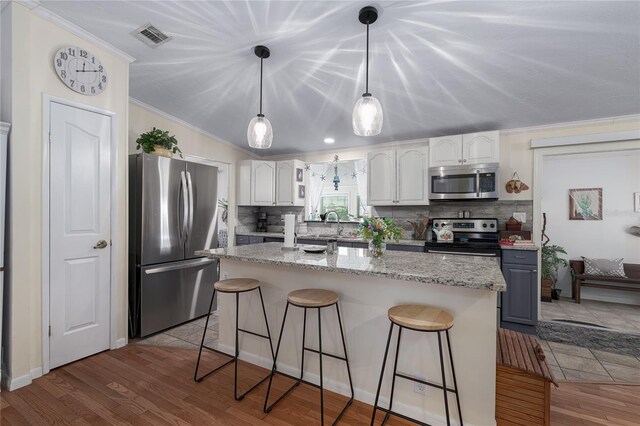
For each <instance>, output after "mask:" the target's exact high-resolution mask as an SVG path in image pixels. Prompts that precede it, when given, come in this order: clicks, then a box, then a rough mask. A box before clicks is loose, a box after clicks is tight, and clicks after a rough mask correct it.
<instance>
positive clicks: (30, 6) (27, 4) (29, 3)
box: [7, 0, 42, 10]
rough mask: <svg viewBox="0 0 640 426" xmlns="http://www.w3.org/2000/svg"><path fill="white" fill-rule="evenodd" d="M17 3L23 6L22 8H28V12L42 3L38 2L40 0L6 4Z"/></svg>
mask: <svg viewBox="0 0 640 426" xmlns="http://www.w3.org/2000/svg"><path fill="white" fill-rule="evenodd" d="M12 1H13V2H14V3H18V4H21V5H23V6H24V7H26V8H28V9H29V10H33V9H35V8H36V7H38V6H40V5H41V4H42V3H41V2H40V0H9V1H8V2H7V3H11V2H12Z"/></svg>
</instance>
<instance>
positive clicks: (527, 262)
mask: <svg viewBox="0 0 640 426" xmlns="http://www.w3.org/2000/svg"><path fill="white" fill-rule="evenodd" d="M505 254H506V256H505V255H504V254H503V263H502V274H503V275H504V279H505V281H506V282H507V291H505V292H503V293H502V295H501V296H502V304H501V321H500V326H501V327H502V328H509V329H512V330H517V331H521V332H524V333H530V334H535V332H536V325H537V324H538V267H537V259H538V256H537V253H536V252H534V251H528V252H524V251H518V250H508V251H505Z"/></svg>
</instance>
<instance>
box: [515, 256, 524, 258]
mask: <svg viewBox="0 0 640 426" xmlns="http://www.w3.org/2000/svg"><path fill="white" fill-rule="evenodd" d="M513 257H515V258H516V259H524V256H513Z"/></svg>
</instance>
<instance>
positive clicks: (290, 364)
mask: <svg viewBox="0 0 640 426" xmlns="http://www.w3.org/2000/svg"><path fill="white" fill-rule="evenodd" d="M421 256H425V255H421ZM426 256H429V255H426ZM220 261H221V274H220V276H221V277H222V278H240V277H246V278H255V279H258V280H260V282H261V286H262V292H263V295H264V300H265V307H266V310H267V317H268V320H269V327H270V329H271V336H272V339H273V345H274V350H275V346H276V344H277V339H278V335H279V332H280V327H281V323H282V317H283V315H284V310H285V306H286V301H287V294H288V293H289V292H290V291H292V290H296V289H301V288H322V289H328V290H332V291H335V292H336V293H338V294H339V295H340V301H339V305H340V310H341V313H342V320H343V325H344V328H345V334H346V344H347V351H348V356H349V362H350V365H351V374H352V377H353V385H354V388H355V398H356V399H357V400H359V401H362V402H365V403H367V404H373V402H374V398H375V393H376V389H377V385H378V379H379V375H380V368H381V365H382V358H383V355H384V349H385V344H386V339H387V335H388V332H389V324H390V323H389V320H388V317H387V310H388V309H389V308H390V307H392V306H394V305H398V304H408V303H419V304H425V305H430V306H434V307H438V308H442V309H445V310H447V311H448V312H450V313H451V314H452V315H453V317H454V318H455V324H454V326H453V328H452V329H451V330H450V331H449V333H450V336H451V344H452V351H453V358H454V362H455V369H456V378H457V382H458V387H459V392H460V401H461V405H462V413H463V420H464V423H465V424H467V425H495V424H496V422H495V380H496V291H493V290H490V289H475V288H467V287H460V286H448V285H439V284H426V283H421V282H412V281H403V280H397V279H390V278H384V277H377V276H371V275H358V274H350V273H342V272H329V271H322V270H311V269H301V268H296V267H287V266H284V265H276V264H264V263H252V262H247V261H246V260H244V261H243V260H237V259H229V258H222V259H221V260H220ZM496 268H497V267H496ZM455 273H456V272H455V270H454V271H452V274H455ZM216 297H217V298H218V312H219V321H220V340H219V348H220V349H221V350H223V351H225V352H228V353H233V344H234V336H235V334H234V333H235V328H234V321H235V295H233V294H222V293H218V294H217V296H216ZM302 318H303V309H302V308H298V307H294V306H291V307H290V308H289V313H288V317H287V325H286V326H285V329H284V337H283V339H282V344H281V348H280V355H279V357H278V369H279V370H280V371H282V372H284V373H287V374H291V375H294V376H295V375H298V374H299V369H300V361H301V346H302ZM307 321H308V322H307V346H308V347H311V348H316V349H317V342H318V340H317V337H318V336H317V334H318V333H317V310H316V309H309V311H308V314H307ZM322 323H323V324H322V327H323V328H322V344H323V350H324V351H325V352H329V353H333V354H337V355H342V347H341V340H340V334H339V328H338V323H337V317H336V313H335V307H330V308H323V309H322ZM263 324H264V321H263V318H262V313H261V309H260V300H259V297H258V292H256V291H253V292H249V293H246V294H241V296H240V326H241V328H244V329H248V330H251V331H255V332H261V333H265V332H266V330H265V329H264V325H263ZM396 336H397V327H395V330H394V333H393V338H392V341H391V345H390V349H389V359H388V361H387V369H386V373H385V379H384V382H383V387H382V391H381V398H380V403H379V404H380V405H381V406H383V407H388V401H389V393H390V388H391V379H392V371H393V370H392V369H393V357H394V356H395V342H396V340H395V339H396ZM443 337H444V334H443ZM445 342H446V341H445V340H444V339H443V344H445ZM445 348H446V346H445ZM240 358H241V359H242V360H245V361H247V362H250V363H253V364H256V365H259V366H262V367H264V368H267V369H270V368H271V365H272V362H271V359H270V358H271V355H270V351H269V348H268V343H266V341H265V340H264V339H260V338H258V337H255V336H252V335H250V334H245V333H240ZM445 361H446V372H447V376H446V378H447V385H448V386H450V387H452V383H453V382H452V380H451V368H450V366H449V365H448V364H449V363H448V357H447V353H446V352H445ZM323 362H324V365H323V369H324V377H325V381H324V384H325V389H328V390H332V391H335V392H338V393H340V394H343V395H349V387H348V380H347V371H346V367H345V364H344V362H343V361H339V360H336V359H333V358H331V357H324V361H323ZM318 371H319V370H318V356H317V355H316V354H314V353H312V352H308V351H307V353H306V355H305V380H308V381H311V382H314V383H318ZM398 372H402V373H405V374H407V375H411V376H415V377H417V378H422V379H425V378H426V379H427V380H428V381H433V382H437V383H441V382H442V380H441V373H440V363H439V354H438V340H437V335H436V334H435V333H420V332H415V331H411V330H407V329H405V330H403V333H402V343H401V349H400V357H399V361H398ZM294 392H295V390H294ZM273 397H274V398H275V397H276V396H275V395H274V396H273ZM277 409H278V408H277V406H276V408H274V410H277ZM393 409H394V411H397V412H400V413H402V414H405V415H408V416H410V417H413V418H416V419H419V420H422V421H425V422H428V423H432V424H446V421H445V414H444V401H443V396H442V391H441V390H440V389H437V388H432V387H427V390H426V395H421V394H418V393H416V392H414V383H413V382H410V381H408V380H405V379H402V378H397V379H396V388H395V396H394V403H393ZM449 410H450V414H451V419H452V424H459V420H458V415H457V408H456V404H455V395H454V394H450V395H449ZM378 416H382V413H380V412H378ZM379 418H381V417H379ZM331 421H332V419H331Z"/></svg>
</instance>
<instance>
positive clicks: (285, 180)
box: [276, 160, 305, 206]
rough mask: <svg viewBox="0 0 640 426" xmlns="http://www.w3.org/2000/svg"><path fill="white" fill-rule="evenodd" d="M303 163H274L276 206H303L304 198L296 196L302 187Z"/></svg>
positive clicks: (293, 161) (294, 161) (292, 161)
mask: <svg viewBox="0 0 640 426" xmlns="http://www.w3.org/2000/svg"><path fill="white" fill-rule="evenodd" d="M304 184H305V183H304V163H302V161H299V160H289V161H278V162H276V205H277V206H304V198H300V197H299V196H298V195H299V194H300V192H299V187H300V186H301V185H304Z"/></svg>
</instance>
